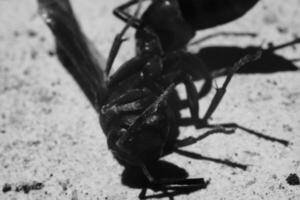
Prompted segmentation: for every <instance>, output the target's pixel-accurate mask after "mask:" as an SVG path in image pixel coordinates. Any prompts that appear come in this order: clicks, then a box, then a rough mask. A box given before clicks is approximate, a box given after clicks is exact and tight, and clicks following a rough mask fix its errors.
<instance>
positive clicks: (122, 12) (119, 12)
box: [113, 0, 145, 28]
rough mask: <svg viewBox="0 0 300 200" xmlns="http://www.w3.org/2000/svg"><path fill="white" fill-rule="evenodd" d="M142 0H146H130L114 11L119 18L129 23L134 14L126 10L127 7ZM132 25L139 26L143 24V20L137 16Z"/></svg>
mask: <svg viewBox="0 0 300 200" xmlns="http://www.w3.org/2000/svg"><path fill="white" fill-rule="evenodd" d="M141 1H145V0H131V1H128V2H126V3H124V4H122V5H120V6H118V7H117V8H115V9H114V11H113V13H114V15H115V16H116V17H117V18H119V19H121V20H122V21H124V22H125V23H127V22H128V20H130V19H131V18H132V15H130V14H129V13H127V12H125V10H126V9H127V8H129V7H130V6H132V5H134V4H137V3H139V2H141ZM131 26H132V27H134V28H139V27H140V26H141V20H139V19H138V18H135V19H134V20H133V23H132V24H131Z"/></svg>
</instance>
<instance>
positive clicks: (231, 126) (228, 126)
mask: <svg viewBox="0 0 300 200" xmlns="http://www.w3.org/2000/svg"><path fill="white" fill-rule="evenodd" d="M215 126H221V127H224V128H233V129H237V128H238V129H241V130H243V131H246V132H247V133H249V134H252V135H255V136H257V137H258V138H262V139H265V140H269V141H272V142H278V143H280V144H282V145H284V146H288V145H289V141H287V140H283V139H278V138H274V137H271V136H268V135H264V134H262V133H259V132H257V131H254V130H252V129H249V128H246V127H244V126H241V125H239V124H236V123H221V124H209V125H208V127H215Z"/></svg>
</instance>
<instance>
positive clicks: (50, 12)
mask: <svg viewBox="0 0 300 200" xmlns="http://www.w3.org/2000/svg"><path fill="white" fill-rule="evenodd" d="M38 5H39V13H40V15H41V16H42V17H43V19H44V21H45V23H46V24H47V25H48V26H49V28H50V29H51V31H52V33H53V35H54V37H55V41H56V51H57V56H58V58H59V60H60V61H61V63H62V64H63V66H64V67H65V68H66V69H67V70H68V71H69V73H70V74H71V75H72V76H73V78H74V79H75V80H76V82H77V83H78V84H79V86H80V87H81V89H82V90H83V92H84V93H85V95H86V96H87V97H88V99H89V101H90V102H91V103H92V105H93V106H94V107H95V108H96V109H97V110H98V108H99V107H100V106H101V102H102V101H103V99H104V98H105V95H106V91H107V86H106V79H107V77H106V76H105V74H104V68H105V61H104V59H103V57H102V56H101V55H100V53H99V52H98V51H97V50H96V48H95V47H94V46H93V44H92V43H91V42H90V41H89V40H88V39H87V37H86V36H85V35H84V33H83V32H82V31H81V28H80V26H79V24H78V22H77V20H76V18H75V15H74V12H73V10H72V7H71V4H70V2H69V0H38Z"/></svg>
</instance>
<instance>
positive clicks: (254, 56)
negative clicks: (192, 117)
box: [203, 51, 262, 124]
mask: <svg viewBox="0 0 300 200" xmlns="http://www.w3.org/2000/svg"><path fill="white" fill-rule="evenodd" d="M261 54H262V52H261V51H258V52H256V53H255V54H252V55H246V56H244V57H243V58H241V59H240V60H239V61H237V62H236V63H235V64H234V66H233V67H232V68H231V69H230V70H229V72H228V75H227V77H226V79H225V81H224V83H223V85H222V87H221V88H216V94H215V96H214V97H213V99H212V101H211V103H210V105H209V107H208V109H207V111H206V113H205V115H204V117H203V123H204V124H207V120H208V119H209V118H210V117H211V115H212V114H213V113H214V111H215V110H216V108H217V107H218V105H219V103H220V102H221V100H222V98H223V96H224V94H225V92H226V88H227V86H228V84H229V82H230V80H231V79H232V77H233V75H234V73H235V72H236V71H237V70H239V69H240V68H241V67H242V66H244V65H245V64H247V63H249V62H253V61H255V60H257V59H259V58H260V57H261Z"/></svg>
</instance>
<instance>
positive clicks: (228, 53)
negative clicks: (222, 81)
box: [191, 32, 300, 78]
mask: <svg viewBox="0 0 300 200" xmlns="http://www.w3.org/2000/svg"><path fill="white" fill-rule="evenodd" d="M229 35H231V36H250V37H256V34H255V33H226V32H221V33H217V34H212V35H209V36H207V37H205V38H202V39H199V40H197V41H195V42H193V43H192V44H191V45H199V43H201V42H203V41H204V40H207V39H210V38H212V37H216V36H229ZM298 43H300V39H299V38H296V39H294V40H292V41H290V42H286V43H284V44H280V45H276V46H274V45H269V47H268V48H265V49H264V48H262V47H260V46H248V47H245V48H242V47H236V46H209V47H204V48H201V49H200V50H199V51H198V52H197V53H196V55H197V56H198V57H199V58H201V59H202V60H203V62H204V63H205V64H206V65H207V66H208V70H210V72H211V73H212V74H213V75H214V76H220V75H225V74H226V73H227V70H228V68H230V66H231V65H232V63H234V62H235V61H236V60H238V59H239V58H240V57H241V56H243V55H246V54H251V53H254V52H257V51H258V50H261V51H262V54H263V56H262V58H261V59H259V60H256V61H255V62H250V63H247V64H246V65H245V66H244V67H242V68H240V69H239V70H238V71H237V73H239V74H253V73H261V74H267V73H275V72H285V71H298V70H299V67H297V65H295V62H297V61H299V58H298V59H292V60H289V59H286V58H285V57H284V56H281V55H278V54H276V50H279V49H282V48H285V47H293V48H295V46H294V45H295V44H298ZM216 57H217V58H218V59H216ZM199 78H200V77H199Z"/></svg>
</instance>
